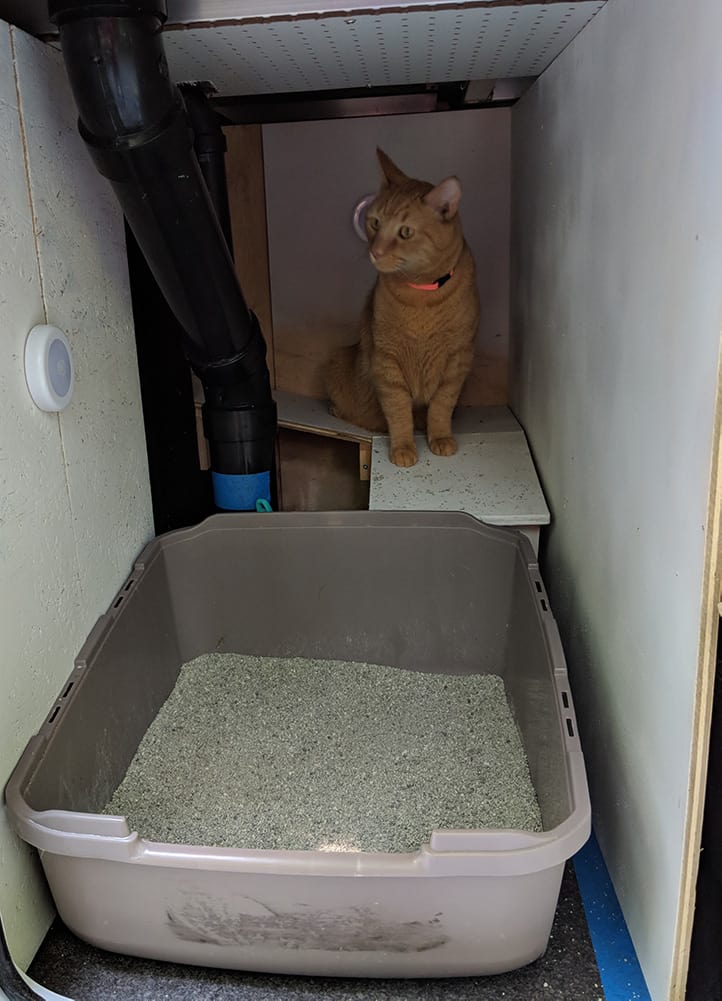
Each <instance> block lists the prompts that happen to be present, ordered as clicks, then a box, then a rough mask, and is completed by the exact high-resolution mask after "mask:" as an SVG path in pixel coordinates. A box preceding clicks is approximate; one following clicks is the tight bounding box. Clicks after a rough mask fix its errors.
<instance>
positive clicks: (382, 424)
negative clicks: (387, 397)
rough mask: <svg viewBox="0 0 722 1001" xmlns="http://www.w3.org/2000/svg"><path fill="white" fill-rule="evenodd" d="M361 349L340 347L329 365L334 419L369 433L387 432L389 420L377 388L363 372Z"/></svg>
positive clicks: (328, 386)
mask: <svg viewBox="0 0 722 1001" xmlns="http://www.w3.org/2000/svg"><path fill="white" fill-rule="evenodd" d="M359 348H360V345H359V344H352V345H351V346H350V347H344V348H340V349H339V350H338V351H336V352H335V353H334V354H333V355H332V356H331V358H330V359H329V361H328V362H327V363H326V367H325V369H324V373H323V374H324V382H325V385H326V392H327V393H328V397H329V401H330V404H329V410H330V412H331V413H332V414H333V415H334V417H340V418H341V419H342V420H345V421H349V422H350V423H351V424H356V425H357V426H358V427H362V428H366V429H367V430H368V431H386V419H385V418H384V415H383V411H382V410H381V407H380V405H379V402H378V399H377V398H376V393H375V391H374V388H373V385H372V383H371V380H370V379H369V378H368V376H367V375H366V374H365V373H364V372H363V371H362V365H361V364H360V362H361V358H360V354H359Z"/></svg>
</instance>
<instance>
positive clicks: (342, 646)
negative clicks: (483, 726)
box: [6, 512, 590, 977]
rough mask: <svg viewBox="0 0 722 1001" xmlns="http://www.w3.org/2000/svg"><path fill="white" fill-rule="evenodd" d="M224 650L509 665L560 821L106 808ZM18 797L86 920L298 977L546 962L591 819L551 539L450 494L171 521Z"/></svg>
mask: <svg viewBox="0 0 722 1001" xmlns="http://www.w3.org/2000/svg"><path fill="white" fill-rule="evenodd" d="M211 651H234V652H243V653H249V654H257V655H270V656H280V657H287V656H289V657H290V656H298V657H310V658H328V659H337V660H364V661H368V662H376V663H379V664H387V665H390V666H392V667H399V668H406V669H412V670H419V671H424V670H427V671H428V670H434V671H439V670H447V671H448V672H449V673H470V672H481V673H486V672H490V673H496V674H500V675H501V676H502V677H503V679H504V683H505V687H506V691H507V695H508V698H509V702H510V705H511V708H512V712H513V714H514V717H515V719H516V722H517V724H518V727H519V730H520V733H521V736H522V741H523V744H524V748H525V751H526V754H527V757H528V761H529V767H530V772H531V777H532V781H533V783H534V786H535V789H536V793H537V797H538V800H539V804H540V808H541V814H542V820H543V828H544V829H543V832H542V833H527V832H523V831H518V830H436V831H432V830H430V831H429V836H428V841H427V843H425V844H421V845H419V848H418V851H415V852H412V853H408V854H381V853H360V852H359V853H333V852H320V851H319V852H315V851H296V852H294V851H262V850H254V851H250V850H244V848H243V846H242V845H239V846H238V848H237V849H235V850H229V849H219V848H213V847H199V846H193V845H187V846H181V845H168V844H158V843H153V842H150V841H147V840H144V838H143V837H142V831H141V832H133V831H130V830H129V829H128V825H127V822H126V820H125V819H124V818H123V817H111V816H104V815H101V814H99V812H98V811H100V810H102V808H103V807H104V805H105V804H106V803H107V802H108V800H109V799H110V797H111V795H112V793H113V792H114V790H115V788H116V787H117V785H118V784H119V783H120V781H121V779H122V778H123V776H124V774H125V771H126V769H127V767H128V765H129V763H130V761H131V759H132V757H133V755H134V754H135V751H136V749H137V747H138V744H139V742H140V740H141V739H142V737H143V734H144V733H145V731H146V729H147V727H148V726H149V724H150V723H151V722H152V720H153V719H154V717H155V715H156V713H157V712H158V710H159V708H160V707H161V705H162V704H163V702H164V701H165V699H166V698H167V696H168V694H169V693H170V691H171V689H172V688H173V685H174V683H175V680H176V677H177V674H178V671H179V668H180V665H181V664H182V663H184V662H186V661H188V660H191V659H192V658H194V657H196V656H198V655H199V654H201V653H207V652H211ZM441 665H443V666H441ZM242 725H243V719H242V715H241V716H240V717H239V726H242ZM6 798H7V804H8V808H9V811H10V816H11V818H12V822H13V824H14V827H15V830H16V831H17V832H18V834H19V835H20V836H21V837H22V838H23V839H24V840H25V841H27V842H28V843H29V844H31V845H34V846H35V847H36V848H37V849H38V850H39V852H40V857H41V859H42V864H43V867H44V870H45V873H46V876H47V879H48V882H49V885H50V888H51V891H52V894H53V897H54V899H55V903H56V906H57V909H58V911H59V913H60V916H61V917H62V919H63V921H64V922H65V923H66V924H67V925H68V927H69V928H70V929H71V930H72V931H74V932H75V933H76V934H77V935H78V936H80V937H81V938H83V939H85V940H86V941H88V942H90V943H92V944H94V945H97V946H100V947H102V948H104V949H109V950H112V951H115V952H122V953H128V954H131V955H136V956H145V957H151V958H156V959H164V960H171V961H175V962H185V963H193V964H199V965H206V966H215V967H228V968H235V969H244V970H253V971H267V972H280V973H295V974H314V975H340V976H361V977H442V976H469V975H474V974H492V973H500V972H504V971H507V970H510V969H514V968H516V967H519V966H522V965H524V964H525V963H528V962H531V961H532V960H534V959H536V958H537V957H539V956H540V955H541V954H542V953H543V952H544V950H545V948H546V946H547V942H548V938H549V933H550V929H551V924H552V919H553V917H554V912H555V909H556V904H557V899H558V893H559V886H560V882H561V876H562V871H563V867H564V863H565V860H566V859H568V858H569V857H570V856H571V855H572V854H574V853H575V852H576V851H577V850H578V849H579V848H580V847H581V846H582V845H583V844H584V842H585V841H586V839H587V837H588V835H589V830H590V809H589V799H588V792H587V783H586V775H585V770H584V761H583V757H582V752H581V749H580V745H579V738H578V736H577V731H576V721H575V717H574V709H573V704H572V698H571V693H570V690H569V683H568V680H567V671H566V667H565V662H564V655H563V652H562V647H561V644H560V641H559V636H558V632H557V627H556V624H555V621H554V617H553V615H552V613H551V611H550V608H549V603H548V599H547V596H546V593H545V590H544V586H543V583H542V581H541V578H540V576H539V571H538V567H537V563H536V560H535V557H534V554H533V551H532V548H531V546H530V544H529V543H528V541H527V540H526V539H525V538H524V537H523V536H522V535H521V534H517V533H516V532H514V531H510V530H506V529H500V528H489V527H487V526H485V525H482V524H481V523H480V522H478V521H476V520H475V519H474V518H472V517H470V516H468V515H463V514H446V513H445V514H434V513H426V512H419V513H416V512H401V513H391V512H351V513H344V514H303V515H298V514H274V515H267V514H261V515H253V514H243V515H235V514H222V515H215V516H213V517H211V518H209V519H208V520H207V521H205V522H203V523H202V524H201V525H198V526H197V527H194V528H191V529H187V530H183V531H177V532H172V533H169V534H168V535H165V536H161V537H160V538H157V539H155V540H154V541H153V542H151V543H150V544H149V545H148V546H147V547H146V548H145V549H144V550H143V552H142V553H141V555H140V557H139V559H138V562H137V563H136V564H135V567H134V569H133V572H132V574H131V575H130V577H129V578H128V580H127V582H126V583H125V584H124V586H123V587H122V589H121V590H120V591H119V592H118V594H117V596H116V598H115V600H114V601H113V603H112V605H111V607H110V608H109V610H108V612H107V614H105V615H104V616H102V617H101V618H100V619H99V621H98V622H97V624H96V625H95V627H94V629H93V631H92V632H91V634H90V636H89V637H88V639H87V641H86V643H85V644H84V646H83V648H82V650H81V652H80V654H79V656H78V658H77V661H76V664H75V668H74V670H73V672H72V674H71V675H70V677H69V678H68V680H67V683H66V684H65V685H64V687H63V690H62V692H61V694H60V696H59V698H58V700H57V701H56V703H55V704H54V706H53V707H52V709H51V711H50V713H49V715H48V717H47V719H46V721H45V723H44V724H43V726H42V728H41V730H40V732H39V733H38V734H37V735H36V736H35V737H33V738H32V740H31V741H30V742H29V744H28V746H27V748H26V750H25V752H24V754H23V756H22V759H21V761H20V762H19V764H18V766H17V767H16V769H15V771H14V773H13V775H12V777H11V779H10V782H9V783H8V786H7V789H6Z"/></svg>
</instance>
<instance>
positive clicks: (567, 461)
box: [512, 0, 722, 1001]
mask: <svg viewBox="0 0 722 1001" xmlns="http://www.w3.org/2000/svg"><path fill="white" fill-rule="evenodd" d="M721 33H722V7H720V5H719V3H718V2H717V0H700V2H699V3H697V4H695V7H694V16H691V13H690V7H689V5H688V4H687V3H685V2H684V0H634V2H629V0H609V3H608V4H607V5H606V7H605V8H604V10H602V11H601V12H600V13H599V14H598V15H597V16H596V17H595V19H594V20H593V21H592V22H591V23H590V24H589V25H588V26H587V28H585V29H584V31H583V32H582V33H581V34H580V35H579V36H578V37H577V38H576V39H575V41H574V42H573V43H572V44H571V45H570V46H569V48H568V49H566V51H565V52H564V53H563V54H562V55H561V56H560V57H559V58H558V59H557V60H556V62H555V63H554V64H553V65H552V66H551V67H550V69H548V70H547V71H546V72H545V73H544V74H543V75H542V77H541V78H540V79H539V80H538V81H537V83H536V84H535V86H534V87H533V88H532V89H531V90H530V91H529V92H528V94H527V95H526V96H525V97H524V98H522V100H521V102H520V103H519V105H517V106H516V107H515V109H514V112H513V142H512V149H513V171H514V182H513V187H512V197H513V205H514V210H513V212H514V223H513V248H514V261H515V264H514V268H513V283H512V304H513V318H512V329H513V334H512V343H513V352H512V354H513V394H512V399H513V405H514V407H515V409H516V411H517V413H518V415H519V417H520V419H521V421H522V423H523V425H524V427H525V429H526V432H527V435H528V438H529V441H530V444H531V447H532V450H533V453H534V457H535V459H536V463H537V468H538V470H539V473H540V475H541V478H542V481H543V486H544V489H545V492H546V496H547V499H548V501H549V504H550V507H551V509H552V518H553V526H552V529H551V532H550V533H549V536H548V545H547V549H546V554H545V559H544V574H545V579H546V582H547V586H548V588H549V591H550V594H551V598H552V603H553V606H554V609H555V612H556V615H557V617H558V618H559V621H560V628H561V631H562V636H563V640H564V642H565V646H566V651H567V655H568V659H569V663H570V672H571V680H572V686H573V689H574V695H575V701H576V707H577V714H578V717H579V723H580V728H581V738H582V743H583V747H584V749H585V753H586V757H587V761H588V769H589V778H590V786H591V795H592V804H593V808H594V824H595V828H596V831H597V835H598V837H599V841H600V843H601V846H602V849H603V851H604V855H605V858H606V861H607V865H608V867H609V869H610V872H611V875H612V878H613V881H614V886H615V889H616V891H617V894H618V896H619V899H620V902H621V904H622V907H623V910H624V915H625V918H626V920H627V924H628V926H629V929H630V932H631V934H632V938H633V940H634V945H635V947H636V949H637V953H638V955H639V959H640V962H641V964H642V968H643V970H644V974H645V976H646V978H647V982H648V984H649V988H650V992H651V995H652V998H653V1001H668V999H669V998H674V999H681V998H682V997H683V989H684V970H683V964H682V963H680V961H679V960H680V950H682V949H683V948H684V946H683V943H682V942H681V938H680V935H679V926H680V921H681V919H682V915H683V912H684V909H685V907H688V906H689V897H688V894H689V890H690V880H689V878H688V877H689V873H688V872H687V867H688V865H693V864H694V859H693V857H692V856H690V855H689V842H688V830H689V822H690V815H689V808H694V807H693V805H692V806H689V804H691V799H690V797H692V798H693V797H694V790H693V784H694V783H692V784H690V773H691V761H692V754H693V750H694V748H695V747H696V746H697V744H698V743H699V742H700V741H701V742H702V744H703V743H704V739H705V730H704V719H703V718H702V719H701V720H700V718H699V717H698V715H697V713H698V711H699V708H700V704H699V702H698V701H697V699H696V693H697V689H698V685H699V684H700V683H701V678H700V675H699V673H698V672H699V664H700V661H699V656H698V655H699V653H700V650H701V648H702V645H703V644H702V645H701V643H700V636H701V632H700V622H701V613H702V609H703V605H705V604H706V603H707V602H708V601H709V595H707V594H703V580H704V579H705V577H704V571H705V565H706V560H705V557H706V540H707V537H708V535H710V533H711V532H713V530H714V528H715V526H714V525H713V524H711V523H710V521H709V520H708V492H709V483H710V468H711V463H712V455H713V445H714V430H713V429H714V411H715V390H716V380H717V356H718V347H719V341H720V330H721V328H722V187H721V186H720V178H721V177H722V129H720V121H722V63H721V62H720V60H719V57H718V52H717V49H718V39H719V37H720V34H721ZM709 556H710V553H709V550H708V551H707V558H708V559H709ZM702 669H703V670H707V671H709V670H711V669H712V668H711V666H710V664H709V659H707V661H706V666H704V664H703V667H702ZM698 779H699V775H698V776H697V779H696V780H695V781H698ZM688 806H689V808H688ZM685 885H686V887H687V900H686V901H685V894H684V893H683V892H682V890H683V887H684V886H685ZM693 885H694V880H693V877H692V880H691V886H692V887H693Z"/></svg>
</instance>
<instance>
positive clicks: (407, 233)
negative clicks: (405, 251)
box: [399, 226, 414, 240]
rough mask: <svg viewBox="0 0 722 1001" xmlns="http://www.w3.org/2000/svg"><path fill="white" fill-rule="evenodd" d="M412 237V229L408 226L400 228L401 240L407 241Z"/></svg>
mask: <svg viewBox="0 0 722 1001" xmlns="http://www.w3.org/2000/svg"><path fill="white" fill-rule="evenodd" d="M413 235H414V231H413V229H411V227H410V226H402V227H401V229H400V230H399V236H400V237H401V239H402V240H408V239H409V237H411V236H413Z"/></svg>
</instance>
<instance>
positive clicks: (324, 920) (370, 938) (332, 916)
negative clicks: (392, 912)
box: [167, 898, 448, 953]
mask: <svg viewBox="0 0 722 1001" xmlns="http://www.w3.org/2000/svg"><path fill="white" fill-rule="evenodd" d="M245 903H246V904H247V905H248V906H247V907H244V910H243V912H242V913H239V912H238V911H236V912H235V913H232V912H230V911H229V910H228V908H227V906H226V905H225V904H224V903H222V902H216V901H212V900H207V899H202V900H198V899H196V900H189V901H187V902H185V903H184V904H182V905H181V906H180V907H179V908H177V909H170V910H169V911H168V913H167V921H168V927H169V928H170V930H171V931H172V932H173V934H174V935H175V936H176V937H177V938H179V939H181V941H183V942H196V943H201V944H207V945H224V946H225V945H228V946H255V947H258V946H278V947H280V948H283V949H299V950H301V949H313V950H323V951H326V952H396V953H405V952H428V951H429V950H430V949H438V948H439V947H440V946H442V945H445V944H446V942H447V941H448V936H447V935H446V934H445V932H444V930H443V927H442V925H441V917H442V915H441V914H435V915H434V916H433V917H432V918H429V919H427V920H424V921H393V920H391V921H390V920H386V919H384V918H382V917H379V915H378V914H376V913H375V912H374V911H373V910H371V909H369V908H363V907H352V908H349V909H346V910H340V911H336V910H311V909H307V910H304V911H275V910H273V909H272V908H270V907H268V906H267V905H266V904H262V903H260V901H257V900H252V899H251V898H246V899H245ZM241 906H242V907H243V906H244V905H241Z"/></svg>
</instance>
